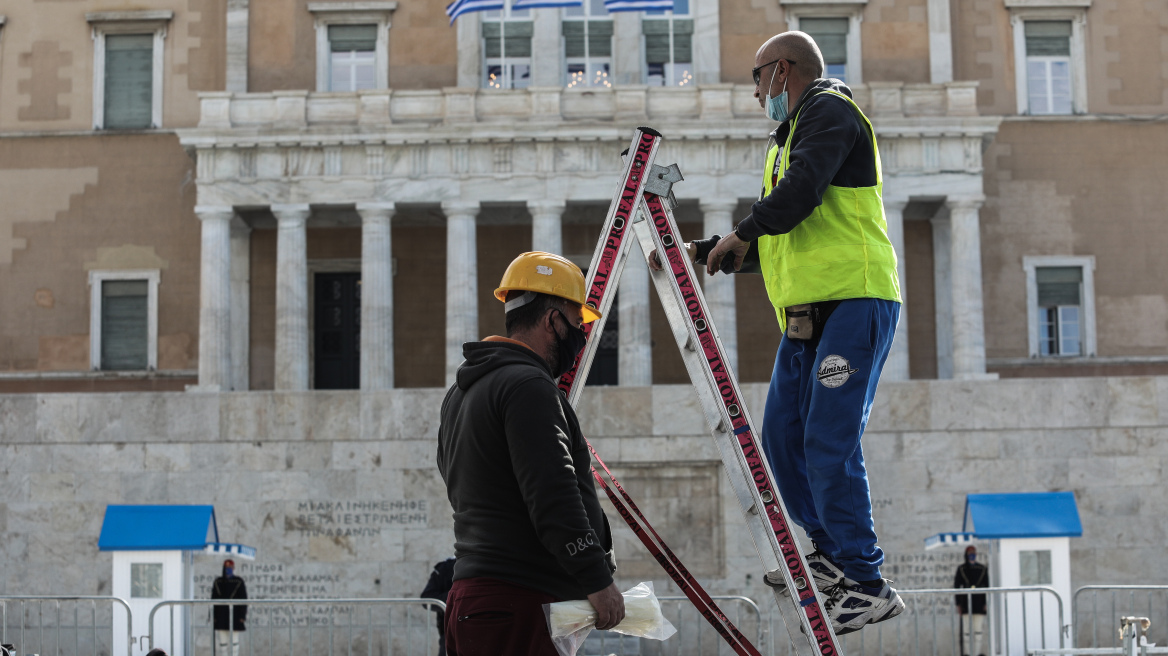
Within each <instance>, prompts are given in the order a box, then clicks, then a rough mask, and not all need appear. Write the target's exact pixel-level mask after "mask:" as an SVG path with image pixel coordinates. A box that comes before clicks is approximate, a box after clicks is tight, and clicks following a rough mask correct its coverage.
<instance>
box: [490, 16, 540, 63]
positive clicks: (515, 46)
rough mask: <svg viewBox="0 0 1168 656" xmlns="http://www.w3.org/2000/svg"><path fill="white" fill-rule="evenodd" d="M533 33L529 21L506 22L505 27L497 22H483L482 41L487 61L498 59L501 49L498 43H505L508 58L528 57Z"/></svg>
mask: <svg viewBox="0 0 1168 656" xmlns="http://www.w3.org/2000/svg"><path fill="white" fill-rule="evenodd" d="M533 33H534V29H533V24H532V23H531V22H530V21H507V24H506V25H503V24H502V23H500V22H498V21H494V22H484V23H483V41H484V45H485V46H486V52H485V53H484V54H485V55H486V56H487V58H488V59H497V58H499V57H500V56H501V55H500V52H502V49H503V48H502V46H501V43H500V42H506V44H507V45H506V48H507V56H508V57H530V56H531V35H532V34H533Z"/></svg>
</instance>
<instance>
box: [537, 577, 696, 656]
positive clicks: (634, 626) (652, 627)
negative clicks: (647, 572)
mask: <svg viewBox="0 0 1168 656" xmlns="http://www.w3.org/2000/svg"><path fill="white" fill-rule="evenodd" d="M622 596H624V598H625V618H624V619H623V620H621V623H620V624H617V625H616V626H614V627H613V628H611V629H609V631H614V632H616V633H623V634H625V635H630V636H637V637H639V638H649V639H650V640H665V639H667V638H669V637H670V636H672V635H673V634H674V633H677V629H676V628H674V626H673V625H672V624H670V623H669V620H667V619H665V616H664V615H662V614H661V603H660V602H658V601H657V595H655V594H653V582H652V581H643V582H641V583H638V584H637V585H635V586H633V587H631V588H629V589H628V590H627V591H625V592H624V593H623V595H622ZM543 614H544V617H546V618H547V623H548V631H549V632H550V633H551V636H552V644H554V645H555V646H556V651H558V652H559V653H560V656H575V654H576V651H577V650H579V649H580V645H583V644H584V639H585V638H587V637H588V634H589V633H592V629H594V628H596V609H595V608H593V607H592V604H591V603H589V602H588V600H587V599H580V600H578V601H558V602H556V603H554V604H544V605H543Z"/></svg>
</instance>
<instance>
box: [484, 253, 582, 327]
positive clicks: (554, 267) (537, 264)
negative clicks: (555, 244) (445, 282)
mask: <svg viewBox="0 0 1168 656" xmlns="http://www.w3.org/2000/svg"><path fill="white" fill-rule="evenodd" d="M509 291H523V292H538V293H540V294H550V295H552V296H559V297H560V298H564V299H567V300H569V301H572V302H573V303H576V304H577V305H579V306H580V307H581V309H582V311H583V314H584V323H591V322H593V321H596V320H597V319H599V318H600V311H599V310H597V309H596V306H594V305H592V304H591V303H586V302H585V298H586V297H587V295H588V294H587V292H586V291H585V289H584V272H582V271H580V267H578V266H576V265H575V264H572V262H571V261H569V260H568V259H567V258H564V257H561V256H559V255H555V254H553V253H543V252H540V251H534V252H531V253H523V254H521V255H520V256H519V257H517V258H515V259H514V260H511V264H509V265H507V270H506V271H504V272H503V280H501V281H500V282H499V288H498V289H496V290H495V298H497V299H499V300H500V301H503V302H504V303H505V302H507V292H509Z"/></svg>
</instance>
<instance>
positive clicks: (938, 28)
mask: <svg viewBox="0 0 1168 656" xmlns="http://www.w3.org/2000/svg"><path fill="white" fill-rule="evenodd" d="M926 11H927V13H928V16H929V82H931V83H932V84H944V83H946V82H952V81H953V34H952V27H951V23H950V20H949V0H928V8H927V9H926Z"/></svg>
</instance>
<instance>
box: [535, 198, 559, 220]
mask: <svg viewBox="0 0 1168 656" xmlns="http://www.w3.org/2000/svg"><path fill="white" fill-rule="evenodd" d="M567 207H568V201H565V200H553V199H548V198H543V199H540V200H529V201H527V211H528V212H531V214H532V216H534V215H536V214H557V215H562V214H563V213H564V210H565V209H567Z"/></svg>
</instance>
